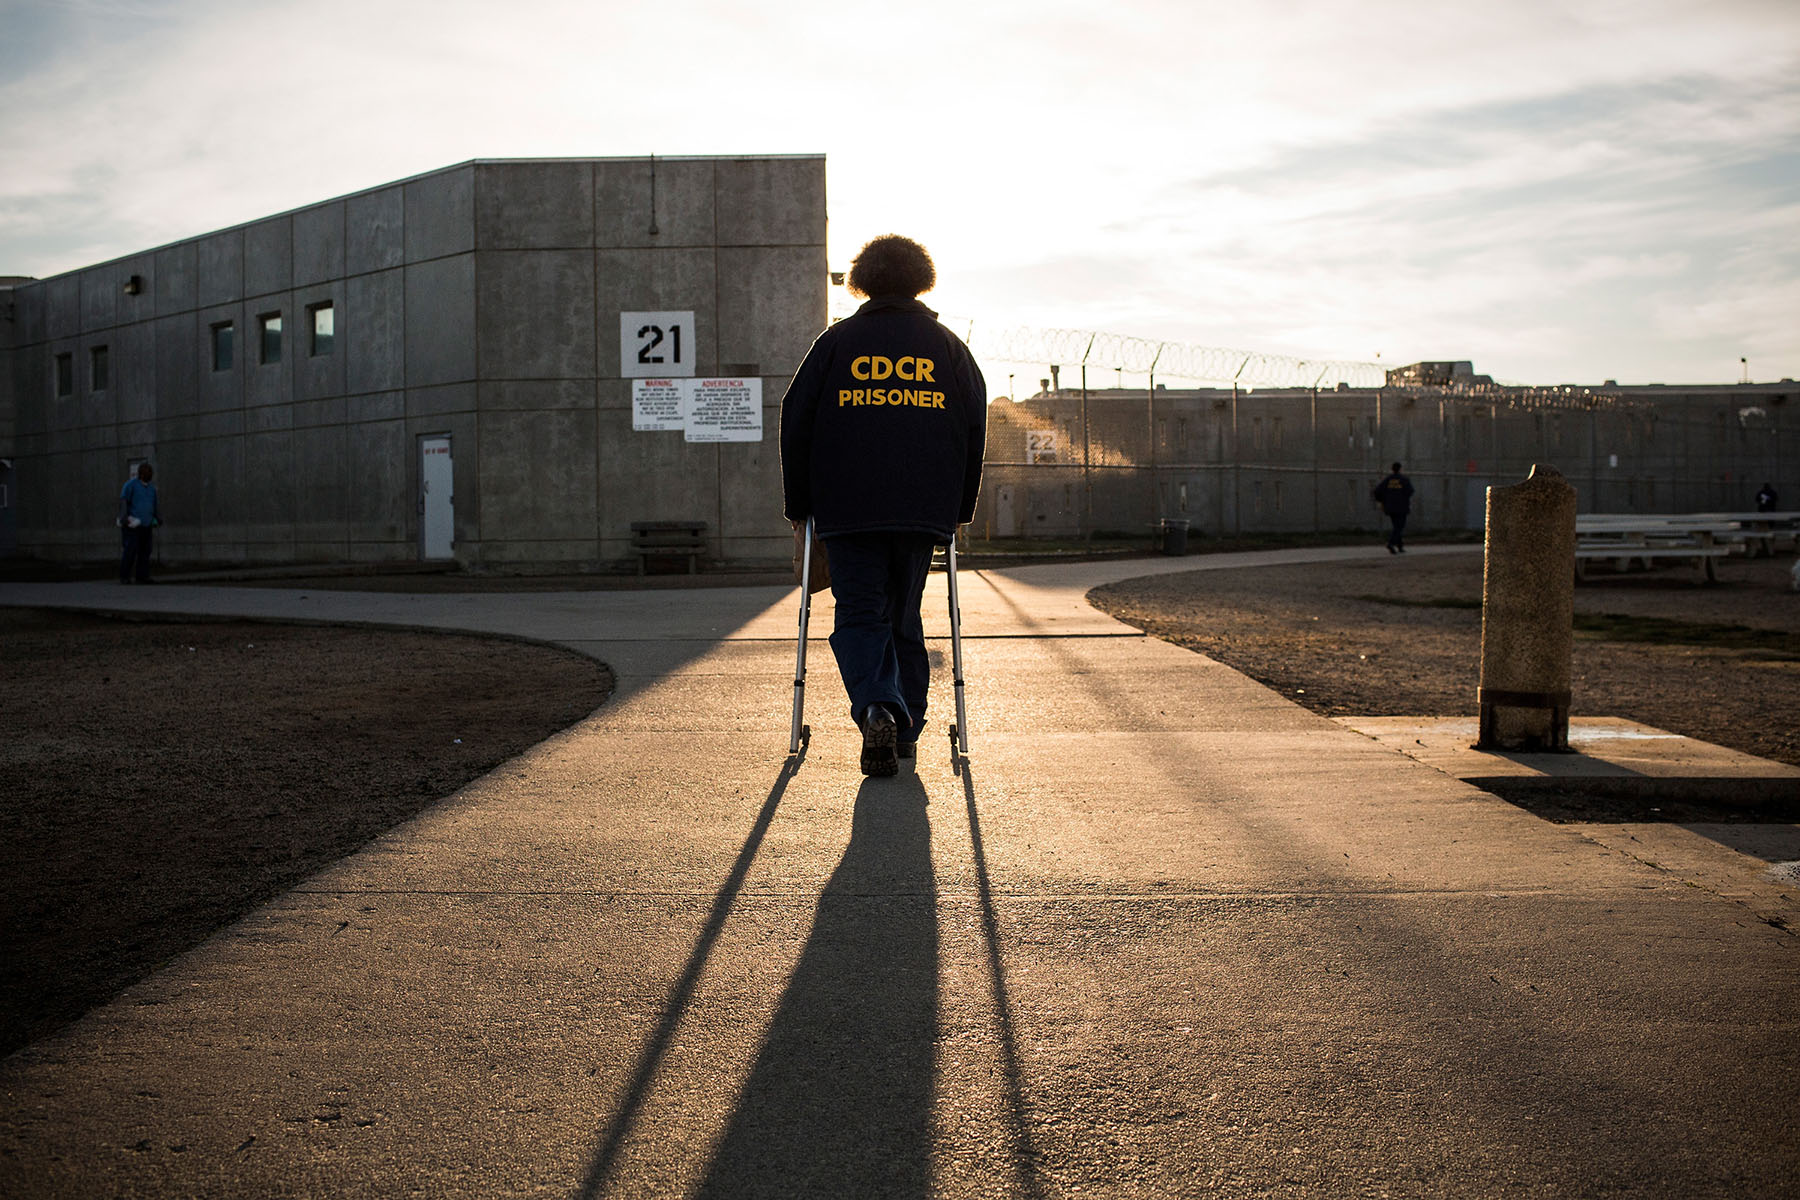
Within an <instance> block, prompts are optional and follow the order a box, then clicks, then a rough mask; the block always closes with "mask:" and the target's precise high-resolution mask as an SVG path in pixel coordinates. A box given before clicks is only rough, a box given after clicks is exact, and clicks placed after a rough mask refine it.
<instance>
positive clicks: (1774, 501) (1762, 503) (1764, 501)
mask: <svg viewBox="0 0 1800 1200" xmlns="http://www.w3.org/2000/svg"><path fill="white" fill-rule="evenodd" d="M1780 503H1781V497H1780V496H1777V495H1776V494H1775V489H1774V488H1773V487H1772V486H1770V485H1769V484H1766V483H1765V484H1763V485H1762V491H1760V492H1758V493H1756V511H1757V512H1774V511H1775V506H1776V505H1778V504H1780Z"/></svg>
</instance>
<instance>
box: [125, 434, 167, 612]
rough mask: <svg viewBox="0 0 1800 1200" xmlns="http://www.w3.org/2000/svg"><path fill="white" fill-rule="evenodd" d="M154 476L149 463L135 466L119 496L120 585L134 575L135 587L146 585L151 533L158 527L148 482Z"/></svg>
mask: <svg viewBox="0 0 1800 1200" xmlns="http://www.w3.org/2000/svg"><path fill="white" fill-rule="evenodd" d="M155 475H156V472H155V471H153V470H151V468H150V464H149V463H139V464H138V469H137V475H136V476H134V477H133V478H131V479H127V480H126V481H125V488H124V490H123V491H121V492H120V493H119V520H118V526H119V536H120V541H121V543H122V546H121V548H120V553H119V582H120V583H130V582H131V580H132V577H133V575H134V574H135V575H136V578H137V581H138V582H139V583H149V582H150V542H151V537H152V531H153V530H155V528H156V527H157V526H158V525H161V524H162V513H161V512H160V511H159V510H158V508H157V506H156V487H155V485H153V484H152V483H151V482H150V480H151V479H152V478H153V477H154V476H155Z"/></svg>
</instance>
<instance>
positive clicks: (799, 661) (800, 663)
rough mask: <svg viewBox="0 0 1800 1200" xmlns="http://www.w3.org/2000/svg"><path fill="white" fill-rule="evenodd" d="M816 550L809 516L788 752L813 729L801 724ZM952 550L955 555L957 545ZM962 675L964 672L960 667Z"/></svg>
mask: <svg viewBox="0 0 1800 1200" xmlns="http://www.w3.org/2000/svg"><path fill="white" fill-rule="evenodd" d="M812 553H813V519H812V518H811V517H808V518H806V541H805V545H804V548H803V549H802V550H801V551H800V648H799V650H798V651H796V652H795V657H794V719H793V721H792V723H791V724H790V725H789V726H788V753H789V754H798V753H800V738H801V736H802V735H803V734H804V735H808V736H810V735H811V733H812V731H811V730H810V729H808V728H807V727H806V726H804V725H802V724H801V723H800V716H801V713H802V712H803V711H804V710H805V708H806V626H807V622H808V619H809V618H810V617H811V616H812V590H811V584H812ZM950 553H952V554H955V553H956V550H955V548H954V547H952V548H951V551H950ZM957 674H958V675H961V674H962V671H961V670H960V668H959V669H958V671H957Z"/></svg>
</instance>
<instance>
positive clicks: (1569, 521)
mask: <svg viewBox="0 0 1800 1200" xmlns="http://www.w3.org/2000/svg"><path fill="white" fill-rule="evenodd" d="M1574 650H1575V489H1574V488H1573V487H1571V486H1570V485H1569V482H1568V481H1567V480H1565V479H1564V478H1563V477H1562V475H1561V473H1560V472H1558V471H1557V470H1556V469H1555V468H1553V467H1546V466H1542V465H1539V466H1534V467H1532V468H1531V475H1530V477H1528V478H1527V479H1526V480H1525V482H1523V483H1515V484H1513V485H1512V486H1510V487H1491V488H1489V489H1488V492H1487V545H1486V555H1485V561H1484V566H1483V573H1482V584H1481V686H1480V688H1479V690H1478V692H1477V699H1478V700H1479V702H1480V706H1481V739H1480V740H1479V741H1478V742H1476V743H1475V746H1476V748H1477V749H1480V750H1557V751H1567V750H1568V748H1569V660H1570V657H1571V656H1572V655H1573V653H1574Z"/></svg>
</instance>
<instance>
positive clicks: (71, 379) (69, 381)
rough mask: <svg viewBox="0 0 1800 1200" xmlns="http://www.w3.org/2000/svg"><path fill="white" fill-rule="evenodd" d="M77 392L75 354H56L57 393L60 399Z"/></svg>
mask: <svg viewBox="0 0 1800 1200" xmlns="http://www.w3.org/2000/svg"><path fill="white" fill-rule="evenodd" d="M74 394H75V356H74V355H73V354H59V355H57V356H56V395H57V398H58V399H61V398H62V397H64V396H73V395H74Z"/></svg>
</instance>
